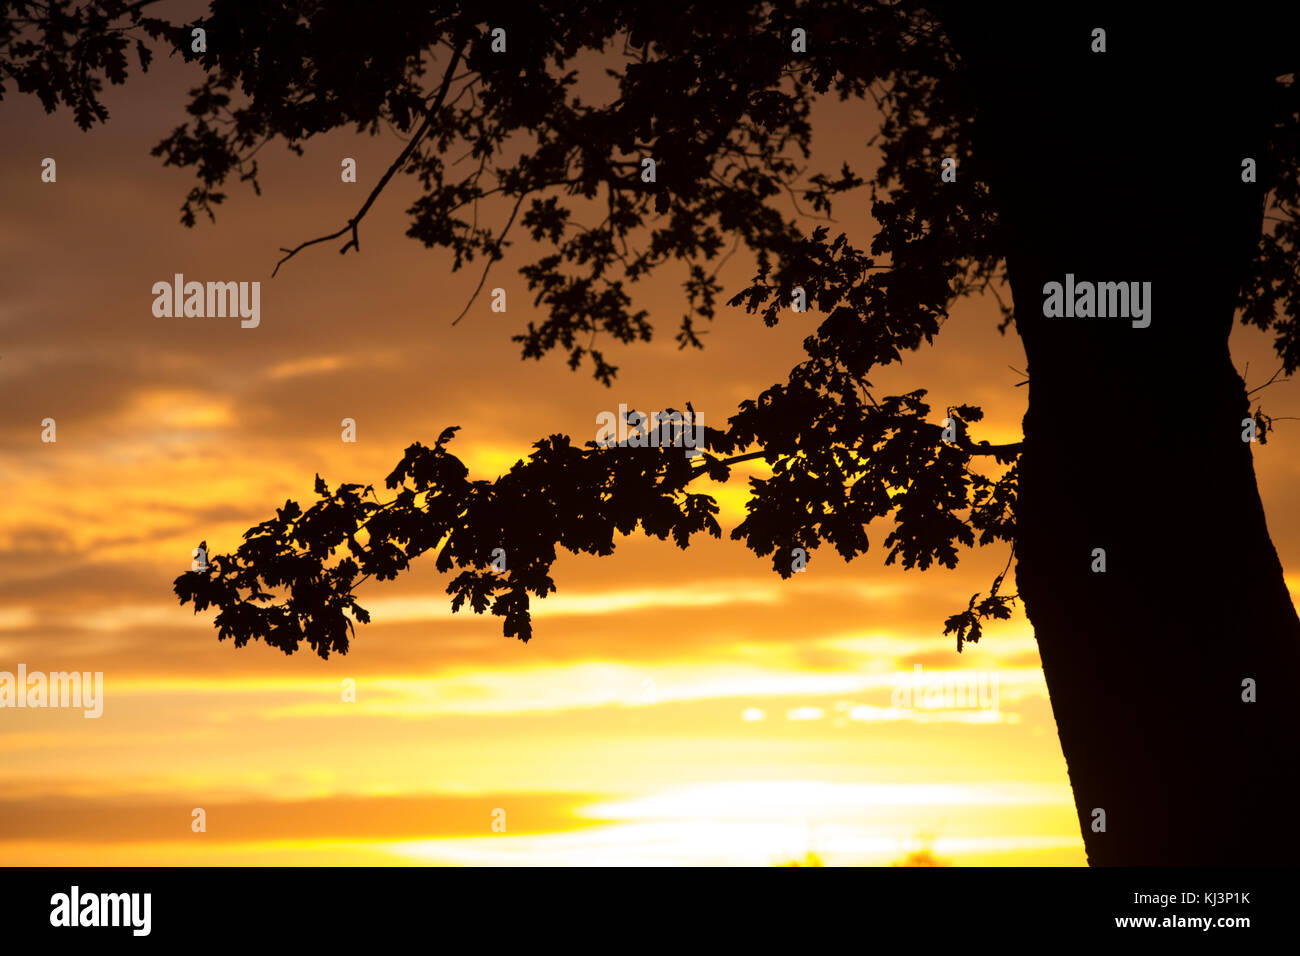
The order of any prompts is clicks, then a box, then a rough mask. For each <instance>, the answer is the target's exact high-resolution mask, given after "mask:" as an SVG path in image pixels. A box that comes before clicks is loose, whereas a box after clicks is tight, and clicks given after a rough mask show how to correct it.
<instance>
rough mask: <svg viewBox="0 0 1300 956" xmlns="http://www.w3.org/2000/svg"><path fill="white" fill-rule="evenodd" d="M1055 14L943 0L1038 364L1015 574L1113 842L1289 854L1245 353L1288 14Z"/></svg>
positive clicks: (1097, 834) (1281, 606) (1295, 832)
mask: <svg viewBox="0 0 1300 956" xmlns="http://www.w3.org/2000/svg"><path fill="white" fill-rule="evenodd" d="M1036 16H1037V20H1036V21H1035V23H1034V24H1032V25H1027V24H1026V23H1024V22H1023V21H1021V20H1019V19H1017V18H1015V17H1013V16H1012V15H1011V14H1009V13H1007V12H1006V11H1003V12H1002V13H1001V14H995V15H993V16H992V17H990V15H989V13H988V10H987V8H985V7H984V6H983V5H981V6H980V9H979V10H978V12H976V11H963V10H961V9H960V8H954V10H953V11H952V12H951V13H950V14H949V15H948V16H947V17H946V26H947V28H948V31H949V35H950V36H951V37H952V38H953V41H954V46H955V48H956V49H957V51H958V53H959V55H960V56H961V58H962V59H963V61H965V63H966V65H967V67H968V69H970V71H971V78H972V81H973V82H974V83H975V85H976V88H977V90H978V92H979V102H980V103H981V104H982V109H981V113H980V114H979V116H978V119H977V127H976V130H977V132H976V140H975V149H976V152H977V153H978V154H979V161H980V162H981V163H983V164H984V168H985V169H987V170H988V173H989V178H990V186H991V188H992V189H993V191H994V197H995V200H996V201H997V203H998V208H999V211H1000V215H1001V216H1002V223H1003V225H1004V226H1005V228H1006V235H1007V240H1008V250H1009V252H1008V270H1009V274H1010V279H1011V286H1012V293H1013V296H1014V301H1015V307H1016V314H1017V326H1018V329H1019V332H1020V334H1021V337H1022V339H1023V341H1024V345H1025V351H1026V355H1027V359H1028V373H1029V380H1030V382H1029V407H1028V412H1027V414H1026V416H1025V419H1024V434H1025V444H1024V451H1023V453H1022V457H1021V486H1020V499H1019V502H1018V507H1017V533H1018V540H1017V546H1016V554H1017V572H1016V573H1017V581H1018V587H1019V590H1020V593H1021V595H1022V597H1023V599H1024V602H1025V610H1026V613H1027V615H1028V617H1029V620H1030V621H1031V623H1032V624H1033V627H1034V632H1035V635H1036V638H1037V641H1038V645H1039V650H1040V653H1041V655H1042V660H1043V668H1044V671H1045V674H1046V679H1047V686H1048V690H1049V693H1050V696H1051V702H1052V709H1053V713H1054V715H1055V718H1056V723H1057V727H1058V730H1059V733H1060V738H1061V745H1062V749H1063V752H1064V754H1065V758H1066V761H1067V764H1068V767H1069V773H1070V781H1071V784H1072V786H1073V789H1074V796H1075V801H1076V806H1077V810H1078V814H1079V820H1080V826H1081V828H1082V832H1083V837H1084V842H1085V845H1086V847H1087V851H1088V858H1089V861H1090V862H1091V863H1092V864H1093V865H1210V864H1220V865H1231V864H1241V865H1249V864H1268V863H1274V864H1278V863H1282V864H1290V863H1293V862H1294V861H1295V859H1296V857H1297V852H1298V851H1300V826H1298V825H1297V821H1296V815H1295V812H1294V809H1293V803H1294V800H1295V797H1296V794H1297V792H1300V789H1298V787H1297V784H1298V783H1300V774H1298V773H1297V760H1296V744H1295V737H1294V734H1295V727H1296V716H1295V710H1294V707H1293V705H1292V703H1291V697H1292V694H1293V693H1294V688H1295V687H1296V686H1297V682H1298V681H1300V620H1298V619H1297V616H1296V612H1295V608H1294V607H1293V605H1292V602H1291V599H1290V595H1289V594H1288V592H1287V589H1286V586H1285V583H1284V581H1283V576H1282V567H1281V564H1280V562H1279V560H1278V557H1277V553H1276V551H1275V550H1274V548H1273V545H1272V542H1271V541H1270V539H1269V535H1268V529H1267V527H1266V524H1265V519H1264V512H1263V508H1262V505H1261V502H1260V498H1259V493H1258V490H1257V487H1256V481H1255V473H1254V467H1253V461H1252V448H1253V447H1256V446H1252V445H1251V444H1249V443H1247V442H1245V441H1243V440H1242V432H1243V427H1244V426H1243V424H1242V420H1243V419H1245V418H1247V417H1248V416H1249V404H1248V398H1247V395H1246V391H1245V386H1244V384H1243V382H1242V380H1241V378H1240V376H1239V375H1238V374H1237V372H1236V371H1235V369H1234V367H1233V365H1232V362H1231V360H1230V357H1229V352H1228V334H1229V331H1230V329H1231V327H1232V323H1233V302H1234V297H1235V294H1236V293H1237V291H1238V288H1239V286H1240V283H1241V282H1242V279H1243V275H1244V272H1245V269H1246V266H1247V264H1248V263H1249V261H1250V259H1251V256H1252V253H1253V250H1254V248H1255V246H1256V242H1257V240H1258V237H1259V234H1260V231H1261V228H1262V213H1263V196H1264V190H1265V188H1266V187H1265V185H1263V184H1264V183H1266V182H1267V181H1268V180H1267V169H1266V166H1267V159H1266V156H1265V148H1264V142H1265V140H1264V137H1265V134H1266V132H1267V128H1268V127H1267V119H1266V109H1267V102H1268V90H1269V87H1270V85H1271V82H1272V78H1271V75H1270V74H1271V73H1272V72H1273V71H1272V70H1270V69H1269V67H1270V66H1271V65H1272V62H1270V57H1271V55H1272V54H1271V53H1269V52H1268V49H1269V44H1268V43H1267V42H1265V40H1263V39H1261V37H1264V36H1266V34H1267V31H1268V29H1269V27H1268V26H1265V27H1264V31H1263V32H1262V33H1261V35H1260V37H1250V36H1247V35H1245V33H1246V30H1248V29H1252V28H1253V29H1257V30H1258V29H1259V25H1258V23H1253V24H1252V23H1250V22H1247V21H1249V20H1250V18H1249V17H1242V18H1238V19H1237V20H1236V21H1235V22H1236V23H1238V24H1240V25H1239V26H1234V24H1226V25H1225V24H1222V23H1221V22H1220V21H1219V20H1218V19H1216V21H1215V23H1214V25H1213V28H1212V29H1210V28H1203V27H1202V25H1201V24H1200V23H1197V22H1190V23H1188V24H1187V25H1186V26H1184V27H1179V26H1178V25H1176V24H1172V23H1169V22H1165V23H1159V24H1155V23H1151V24H1142V23H1138V22H1136V21H1135V20H1134V19H1133V18H1132V17H1131V16H1128V15H1125V16H1123V17H1119V16H1116V17H1110V18H1108V17H1106V16H1105V15H1104V14H1103V15H1099V14H1098V12H1097V11H1096V10H1090V11H1086V12H1084V13H1083V14H1082V15H1074V14H1071V13H1069V12H1068V11H1058V10H1055V9H1053V10H1052V11H1051V12H1049V13H1042V12H1040V13H1038V14H1037V15H1036ZM976 17H977V18H978V19H975V18H976ZM1097 27H1101V28H1103V29H1106V31H1107V36H1106V45H1107V50H1106V52H1104V53H1095V52H1093V51H1092V49H1091V45H1092V31H1093V29H1094V28H1097ZM1277 72H1281V71H1280V70H1279V71H1277ZM1247 157H1250V158H1253V159H1254V160H1255V161H1256V162H1257V163H1258V166H1259V174H1258V179H1259V182H1258V183H1247V182H1243V179H1242V160H1243V159H1245V158H1247ZM1067 273H1072V274H1073V275H1074V277H1075V279H1076V281H1091V282H1112V281H1113V282H1134V281H1136V282H1144V281H1149V282H1151V283H1152V287H1151V301H1150V303H1149V305H1150V309H1151V311H1150V317H1151V324H1150V326H1149V327H1147V328H1135V327H1133V325H1132V323H1131V322H1130V321H1128V320H1125V319H1122V318H1044V317H1043V300H1044V293H1043V286H1044V283H1046V282H1051V281H1056V282H1062V283H1063V282H1064V281H1065V278H1066V275H1067ZM1094 549H1104V554H1105V571H1104V572H1099V571H1094V565H1095V562H1096V554H1095V551H1094ZM1247 681H1253V682H1255V684H1256V685H1257V690H1256V693H1257V695H1258V699H1257V701H1256V702H1247V701H1245V700H1243V694H1244V693H1245V684H1244V682H1247ZM1098 811H1101V812H1104V829H1103V828H1102V827H1103V817H1102V815H1101V813H1099V812H1098Z"/></svg>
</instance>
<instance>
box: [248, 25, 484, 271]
mask: <svg viewBox="0 0 1300 956" xmlns="http://www.w3.org/2000/svg"><path fill="white" fill-rule="evenodd" d="M460 57H461V51H460V50H456V52H455V53H453V54H452V57H451V63H449V64H448V65H447V72H446V73H444V74H443V77H442V86H441V87H440V88H439V90H438V95H437V98H436V99H435V101H434V103H433V105H432V106H430V107H429V109H428V110H427V111H426V112H425V116H424V122H423V123H422V124H420V128H419V129H418V130H416V133H415V135H414V136H412V137H411V140H410V142H408V143H407V144H406V148H405V149H403V150H402V153H401V155H400V156H398V157H397V159H396V160H394V161H393V163H392V165H390V166H389V167H388V169H387V170H386V171H385V172H384V175H383V176H381V177H380V179H379V182H378V183H377V184H376V185H375V188H374V189H372V190H371V191H370V195H369V196H367V197H366V201H365V203H364V204H363V205H362V206H361V208H360V209H359V210H358V211H357V214H356V215H355V216H353V217H352V218H351V219H349V220H348V222H347V225H345V226H344V227H343V228H342V229H339V230H337V231H335V232H331V233H330V234H329V235H328V236H318V237H317V238H315V239H308V240H307V241H306V242H301V243H299V244H298V245H296V246H294V247H293V248H292V249H288V248H286V247H284V246H281V247H280V251H281V252H283V253H285V256H284V258H282V259H281V260H280V261H279V262H277V263H276V264H275V268H274V269H272V270H271V278H273V279H274V278H275V274H276V273H277V272H279V271H280V266H282V265H284V264H285V263H286V262H288V261H289V260H290V259H292V258H293V257H294V256H296V255H297V254H298V253H300V252H302V250H304V249H306V248H307V247H308V246H314V245H316V244H317V243H321V242H329V241H330V240H331V239H337V238H339V237H340V236H342V235H343V234H344V233H345V232H348V231H351V233H352V238H351V239H349V240H348V241H347V242H346V243H345V244H344V246H343V248H342V249H340V250H339V254H340V255H342V254H343V253H345V252H347V251H348V250H349V249H356V250H357V251H358V252H360V251H361V241H360V237H359V236H358V235H357V225H358V224H359V223H360V222H361V219H362V218H363V217H364V216H365V214H366V213H367V212H369V211H370V207H371V206H373V205H374V204H375V200H376V199H378V198H379V194H380V193H381V192H383V191H384V187H385V186H387V185H388V181H389V180H390V179H392V178H393V176H394V174H396V172H397V171H398V170H399V169H401V168H402V167H403V166H405V165H406V161H407V160H408V159H409V158H410V156H411V153H413V152H414V151H415V147H416V146H418V145H419V144H420V141H421V140H422V139H424V136H425V134H426V133H428V132H429V130H430V128H431V127H432V126H433V121H434V119H435V117H436V115H437V112H438V110H439V109H440V108H441V106H442V101H443V100H444V99H445V98H446V96H447V90H448V89H449V88H450V86H451V78H452V74H453V73H455V71H456V65H457V64H458V63H459V62H460Z"/></svg>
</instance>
